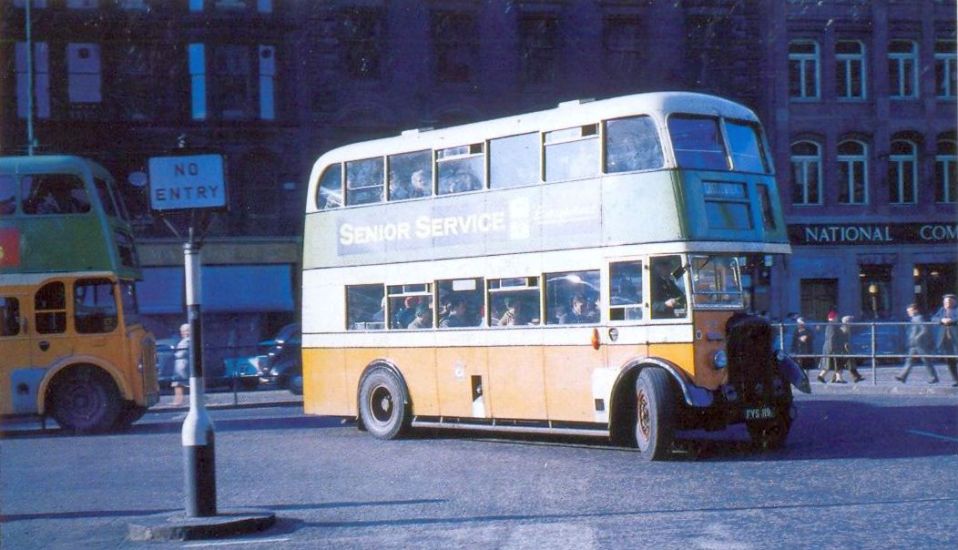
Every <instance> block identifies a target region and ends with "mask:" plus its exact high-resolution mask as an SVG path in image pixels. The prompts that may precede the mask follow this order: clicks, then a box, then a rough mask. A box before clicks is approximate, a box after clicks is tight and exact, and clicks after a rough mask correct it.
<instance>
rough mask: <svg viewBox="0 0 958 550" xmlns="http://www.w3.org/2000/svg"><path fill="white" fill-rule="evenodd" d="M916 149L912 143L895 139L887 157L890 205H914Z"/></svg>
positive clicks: (916, 178) (916, 165) (916, 168)
mask: <svg viewBox="0 0 958 550" xmlns="http://www.w3.org/2000/svg"><path fill="white" fill-rule="evenodd" d="M917 151H918V148H917V147H916V146H915V144H914V143H912V142H910V141H908V140H904V139H896V140H895V141H892V142H891V155H890V156H889V157H888V200H889V202H891V203H892V204H915V202H916V200H917V198H916V189H915V186H916V182H917V181H918V155H917Z"/></svg>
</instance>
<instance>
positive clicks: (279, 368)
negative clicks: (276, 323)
mask: <svg viewBox="0 0 958 550" xmlns="http://www.w3.org/2000/svg"><path fill="white" fill-rule="evenodd" d="M259 348H260V351H261V356H265V360H264V361H263V362H262V363H261V365H260V372H261V376H262V379H263V381H264V382H267V383H271V384H274V385H275V386H276V387H277V388H285V389H288V390H289V391H291V392H293V393H294V394H296V395H302V393H303V363H302V355H301V349H302V332H301V329H300V325H299V323H291V324H288V325H286V326H284V327H283V328H281V329H279V332H277V333H276V336H274V337H273V338H271V339H269V340H263V341H262V342H260V343H259Z"/></svg>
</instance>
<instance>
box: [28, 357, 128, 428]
mask: <svg viewBox="0 0 958 550" xmlns="http://www.w3.org/2000/svg"><path fill="white" fill-rule="evenodd" d="M80 365H92V366H94V367H96V368H98V369H100V370H102V371H104V372H106V373H107V374H108V375H110V378H111V379H112V380H113V383H114V384H116V388H117V390H118V391H119V392H120V398H121V399H124V400H132V399H133V390H132V389H131V388H130V386H129V384H127V382H126V379H125V378H124V377H123V375H122V374H121V373H120V371H119V370H117V369H116V367H114V366H113V365H111V364H109V363H106V362H104V361H103V360H101V359H99V358H97V357H93V356H92V355H70V356H69V357H64V358H62V359H60V360H59V361H56V362H55V363H54V364H53V365H51V366H50V367H49V369H48V370H47V375H46V377H45V378H44V379H43V382H41V383H40V387H39V388H38V389H37V414H40V415H44V414H46V408H47V390H48V389H49V387H50V383H51V382H52V381H53V379H54V378H56V377H57V375H58V374H59V373H60V372H62V371H64V370H66V369H69V368H72V367H78V366H80Z"/></svg>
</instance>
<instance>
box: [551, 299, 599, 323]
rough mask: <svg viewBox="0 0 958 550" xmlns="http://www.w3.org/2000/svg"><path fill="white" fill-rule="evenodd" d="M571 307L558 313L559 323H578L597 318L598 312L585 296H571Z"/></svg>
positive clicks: (594, 320)
mask: <svg viewBox="0 0 958 550" xmlns="http://www.w3.org/2000/svg"><path fill="white" fill-rule="evenodd" d="M571 305H572V309H571V310H570V311H568V312H566V313H564V314H560V315H559V324H562V325H578V324H583V323H595V322H597V321H598V320H599V315H598V312H597V311H596V310H595V308H594V307H592V305H591V303H590V302H589V301H588V300H586V299H585V296H583V295H581V294H576V295H575V296H573V297H572V303H571Z"/></svg>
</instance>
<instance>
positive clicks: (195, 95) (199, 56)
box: [188, 3, 207, 120]
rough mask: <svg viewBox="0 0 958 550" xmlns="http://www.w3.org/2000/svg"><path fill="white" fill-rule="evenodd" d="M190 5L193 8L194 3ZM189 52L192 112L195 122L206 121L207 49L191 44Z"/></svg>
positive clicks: (201, 45) (200, 45)
mask: <svg viewBox="0 0 958 550" xmlns="http://www.w3.org/2000/svg"><path fill="white" fill-rule="evenodd" d="M190 5H191V7H192V3H191V4H190ZM201 6H202V4H201ZM188 52H189V68H190V98H191V101H190V112H191V113H192V117H193V120H206V117H207V112H206V47H205V46H204V45H203V44H190V46H189V50H188Z"/></svg>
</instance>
